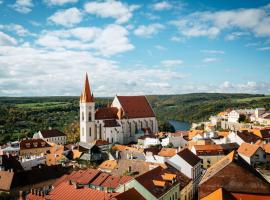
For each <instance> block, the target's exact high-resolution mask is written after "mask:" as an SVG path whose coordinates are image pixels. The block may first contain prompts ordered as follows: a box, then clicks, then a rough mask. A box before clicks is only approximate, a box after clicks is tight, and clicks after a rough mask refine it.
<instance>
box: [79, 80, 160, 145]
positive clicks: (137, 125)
mask: <svg viewBox="0 0 270 200" xmlns="http://www.w3.org/2000/svg"><path fill="white" fill-rule="evenodd" d="M157 131H158V125H157V120H156V116H155V113H154V111H153V110H152V108H151V106H150V104H149V102H148V100H147V99H146V97H145V96H115V98H114V100H113V102H112V104H111V105H110V106H108V107H105V108H98V109H97V110H96V109H95V101H94V97H93V94H91V90H90V85H89V81H88V76H87V75H86V79H85V84H84V89H83V91H82V94H81V98H80V141H81V142H86V143H91V142H94V141H95V140H106V141H107V142H109V143H120V144H128V143H129V142H136V141H137V138H138V137H140V136H142V135H144V134H142V133H146V132H147V133H148V134H152V133H156V132H157Z"/></svg>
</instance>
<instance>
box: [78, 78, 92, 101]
mask: <svg viewBox="0 0 270 200" xmlns="http://www.w3.org/2000/svg"><path fill="white" fill-rule="evenodd" d="M80 102H81V103H89V102H94V97H93V95H92V94H91V89H90V85H89V81H88V75H87V73H86V75H85V81H84V87H83V90H82V94H81V97H80Z"/></svg>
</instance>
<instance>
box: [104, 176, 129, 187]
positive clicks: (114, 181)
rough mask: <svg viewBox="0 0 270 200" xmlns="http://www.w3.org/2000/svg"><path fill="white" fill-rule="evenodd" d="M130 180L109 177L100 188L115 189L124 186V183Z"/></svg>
mask: <svg viewBox="0 0 270 200" xmlns="http://www.w3.org/2000/svg"><path fill="white" fill-rule="evenodd" d="M130 180H132V177H130V176H123V177H121V176H116V175H110V176H109V177H108V178H107V179H106V180H105V181H104V182H103V183H102V184H101V186H102V187H107V188H113V189H115V188H117V187H118V186H119V185H121V184H125V183H126V182H128V181H130Z"/></svg>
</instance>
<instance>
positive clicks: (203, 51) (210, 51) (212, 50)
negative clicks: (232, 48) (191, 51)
mask: <svg viewBox="0 0 270 200" xmlns="http://www.w3.org/2000/svg"><path fill="white" fill-rule="evenodd" d="M201 52H202V53H206V54H225V52H224V51H222V50H215V49H210V50H209V49H208V50H207V49H205V50H201Z"/></svg>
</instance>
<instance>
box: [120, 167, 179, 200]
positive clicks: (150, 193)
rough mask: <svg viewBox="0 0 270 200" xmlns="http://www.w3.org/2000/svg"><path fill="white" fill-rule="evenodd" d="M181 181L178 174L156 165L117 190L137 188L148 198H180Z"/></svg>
mask: <svg viewBox="0 0 270 200" xmlns="http://www.w3.org/2000/svg"><path fill="white" fill-rule="evenodd" d="M179 187H180V183H179V181H177V175H176V174H174V173H172V172H169V171H167V170H165V169H164V168H162V167H156V168H154V169H152V170H150V171H148V172H146V173H144V174H142V175H140V176H137V177H136V178H134V179H133V180H131V181H130V182H128V183H126V184H125V185H123V186H121V187H119V188H118V190H117V192H123V191H124V190H126V189H130V188H135V189H136V190H137V191H138V192H139V193H140V194H141V195H142V196H143V197H144V198H145V199H147V200H155V199H162V200H169V199H179V197H180V192H179V191H180V188H179Z"/></svg>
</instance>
